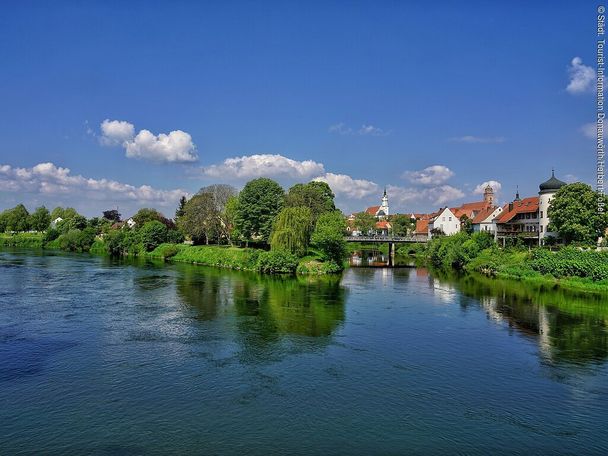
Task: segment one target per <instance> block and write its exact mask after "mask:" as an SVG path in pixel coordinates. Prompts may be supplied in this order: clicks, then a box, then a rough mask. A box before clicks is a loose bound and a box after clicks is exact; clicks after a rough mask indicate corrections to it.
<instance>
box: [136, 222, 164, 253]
mask: <svg viewBox="0 0 608 456" xmlns="http://www.w3.org/2000/svg"><path fill="white" fill-rule="evenodd" d="M168 231H169V230H168V229H167V227H166V225H164V224H163V223H161V222H159V221H158V220H153V221H151V222H146V223H145V224H144V226H143V227H141V229H140V230H139V239H140V242H141V245H142V246H143V248H144V250H145V251H146V252H151V251H152V250H154V249H155V248H156V247H158V246H159V245H161V244H162V243H163V242H166V241H167V237H168Z"/></svg>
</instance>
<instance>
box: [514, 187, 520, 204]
mask: <svg viewBox="0 0 608 456" xmlns="http://www.w3.org/2000/svg"><path fill="white" fill-rule="evenodd" d="M516 189H517V190H516V193H515V201H521V198H520V197H519V185H517V186H516Z"/></svg>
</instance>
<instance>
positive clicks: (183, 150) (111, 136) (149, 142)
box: [99, 119, 198, 163]
mask: <svg viewBox="0 0 608 456" xmlns="http://www.w3.org/2000/svg"><path fill="white" fill-rule="evenodd" d="M99 141H100V142H101V144H102V145H104V146H118V145H120V146H121V147H123V148H124V149H125V151H126V156H127V157H128V158H137V159H144V160H150V161H154V162H164V163H188V162H194V161H197V160H198V156H197V154H196V145H195V144H194V143H193V142H192V136H190V135H189V134H188V133H186V132H185V131H182V130H174V131H171V132H169V133H168V134H165V133H160V134H158V135H155V134H153V133H152V132H151V131H150V130H140V131H139V133H137V134H135V126H134V125H133V124H131V123H129V122H127V121H124V120H109V119H106V120H104V121H103V122H102V123H101V137H100V138H99Z"/></svg>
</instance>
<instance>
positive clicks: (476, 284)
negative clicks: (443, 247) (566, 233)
mask: <svg viewBox="0 0 608 456" xmlns="http://www.w3.org/2000/svg"><path fill="white" fill-rule="evenodd" d="M429 284H430V285H431V286H432V287H433V289H434V290H439V291H438V292H437V295H438V296H442V295H446V293H450V294H451V291H450V290H458V291H459V292H460V293H461V294H462V295H464V297H465V298H464V299H461V300H460V306H461V307H462V308H463V309H464V310H467V309H468V308H470V307H471V306H481V307H482V308H483V309H484V310H485V312H486V314H487V316H488V318H489V319H491V320H493V321H496V322H501V323H503V322H504V323H506V324H507V325H508V326H509V327H510V328H513V329H514V330H516V331H518V332H519V333H520V334H522V335H524V336H528V337H532V338H535V339H536V341H537V343H538V346H539V350H540V353H541V355H542V356H543V358H544V360H545V361H547V362H550V363H562V362H564V363H571V364H588V363H603V362H605V361H606V359H607V358H608V296H606V295H602V294H591V293H582V292H573V291H569V290H563V289H560V288H557V287H553V286H547V285H531V284H526V283H521V282H513V281H503V280H495V279H488V278H485V277H478V276H470V275H467V276H464V277H457V276H449V275H445V274H441V273H434V274H433V276H430V275H429ZM466 297H472V298H475V299H474V300H471V299H466Z"/></svg>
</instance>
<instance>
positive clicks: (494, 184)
mask: <svg viewBox="0 0 608 456" xmlns="http://www.w3.org/2000/svg"><path fill="white" fill-rule="evenodd" d="M488 185H489V186H490V187H492V188H493V189H494V193H499V192H500V190H501V189H502V184H501V183H500V182H498V181H495V180H489V181H485V182H482V183H481V184H479V185H478V186H477V187H475V190H473V194H474V195H483V192H484V191H485V190H486V187H487V186H488Z"/></svg>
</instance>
